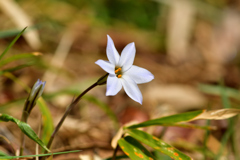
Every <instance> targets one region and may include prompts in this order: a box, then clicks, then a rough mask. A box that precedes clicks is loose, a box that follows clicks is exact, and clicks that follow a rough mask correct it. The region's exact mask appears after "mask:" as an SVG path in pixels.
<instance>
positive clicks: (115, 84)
mask: <svg viewBox="0 0 240 160" xmlns="http://www.w3.org/2000/svg"><path fill="white" fill-rule="evenodd" d="M107 37H108V42H107V49H106V51H107V57H108V60H109V61H104V60H98V61H96V62H95V63H96V64H97V65H99V66H100V67H101V68H102V69H103V70H105V71H106V72H108V73H109V76H108V78H107V92H106V96H114V95H116V94H117V93H118V92H119V91H120V90H121V88H122V87H123V88H124V90H125V92H126V93H127V95H128V96H129V97H130V98H132V99H133V100H134V101H137V102H138V103H140V104H142V93H141V91H140V90H139V88H138V86H137V84H141V83H147V82H150V81H151V80H153V79H154V76H153V74H152V73H151V72H149V71H148V70H146V69H144V68H141V67H137V66H135V65H133V61H134V58H135V53H136V49H135V44H134V42H132V43H129V44H128V45H127V46H126V47H125V48H124V49H123V51H122V53H121V56H120V55H119V54H118V52H117V50H116V48H115V46H114V43H113V40H112V39H111V37H110V36H109V35H107Z"/></svg>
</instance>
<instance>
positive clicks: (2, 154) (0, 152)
mask: <svg viewBox="0 0 240 160" xmlns="http://www.w3.org/2000/svg"><path fill="white" fill-rule="evenodd" d="M1 156H8V154H6V153H4V152H3V151H0V157H1Z"/></svg>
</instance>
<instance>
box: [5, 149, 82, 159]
mask: <svg viewBox="0 0 240 160" xmlns="http://www.w3.org/2000/svg"><path fill="white" fill-rule="evenodd" d="M80 151H81V150H74V151H66V152H57V153H47V154H37V155H26V156H0V159H16V158H29V157H30V158H32V157H43V156H51V155H59V154H67V153H75V152H80Z"/></svg>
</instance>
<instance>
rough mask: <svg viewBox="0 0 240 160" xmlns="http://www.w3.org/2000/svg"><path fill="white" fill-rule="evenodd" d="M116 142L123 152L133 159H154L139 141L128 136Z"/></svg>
mask: <svg viewBox="0 0 240 160" xmlns="http://www.w3.org/2000/svg"><path fill="white" fill-rule="evenodd" d="M118 144H119V146H120V147H121V148H122V150H123V152H124V153H125V154H126V155H127V156H128V157H130V158H131V159H133V160H153V159H154V157H153V156H152V154H151V153H150V152H148V150H147V149H146V148H145V147H143V145H142V144H141V143H139V142H138V141H137V140H135V139H134V138H132V137H130V136H127V137H124V138H121V139H119V141H118Z"/></svg>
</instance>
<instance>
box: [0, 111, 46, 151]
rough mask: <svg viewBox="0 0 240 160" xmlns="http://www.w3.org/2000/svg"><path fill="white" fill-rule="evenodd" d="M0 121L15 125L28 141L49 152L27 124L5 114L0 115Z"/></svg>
mask: <svg viewBox="0 0 240 160" xmlns="http://www.w3.org/2000/svg"><path fill="white" fill-rule="evenodd" d="M0 120H1V121H4V122H8V121H11V122H14V123H16V124H17V125H18V127H19V128H20V129H21V131H22V132H23V133H24V134H25V135H27V136H28V137H29V138H30V139H32V140H33V141H35V142H36V143H38V144H39V145H40V146H41V147H42V148H44V149H45V150H47V151H48V152H50V150H49V149H48V148H47V147H46V146H45V144H44V143H43V142H42V141H41V139H39V138H38V136H37V134H36V133H35V132H34V131H33V130H32V128H31V127H30V126H29V125H28V124H27V123H24V122H22V121H20V120H18V119H16V118H13V117H12V116H9V115H7V114H0Z"/></svg>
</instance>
